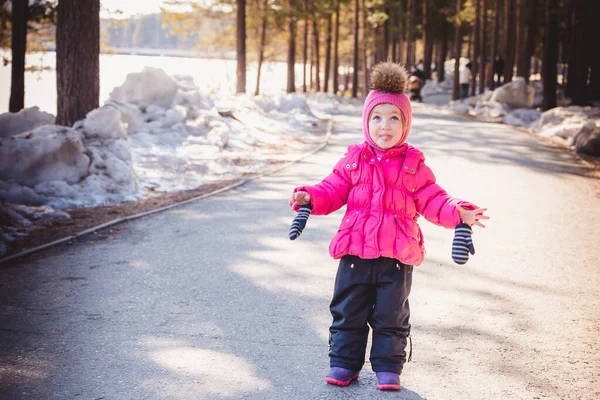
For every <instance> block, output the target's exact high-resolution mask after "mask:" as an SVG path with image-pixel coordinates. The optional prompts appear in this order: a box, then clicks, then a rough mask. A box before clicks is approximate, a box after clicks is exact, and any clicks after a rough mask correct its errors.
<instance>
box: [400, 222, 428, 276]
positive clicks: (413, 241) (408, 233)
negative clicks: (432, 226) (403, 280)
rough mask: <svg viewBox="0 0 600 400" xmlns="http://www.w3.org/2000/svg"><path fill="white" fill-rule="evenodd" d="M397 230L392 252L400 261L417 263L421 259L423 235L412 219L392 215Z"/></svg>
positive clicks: (411, 263)
mask: <svg viewBox="0 0 600 400" xmlns="http://www.w3.org/2000/svg"><path fill="white" fill-rule="evenodd" d="M394 220H395V221H396V226H397V232H396V239H395V242H394V244H395V248H394V254H395V255H396V258H397V259H398V260H400V261H401V262H403V263H405V264H409V265H415V264H417V265H418V264H419V263H420V262H421V261H422V260H423V255H424V251H423V235H422V234H421V229H420V228H419V225H417V223H416V222H414V220H412V219H411V218H408V217H403V216H397V215H394Z"/></svg>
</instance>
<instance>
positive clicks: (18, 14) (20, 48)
mask: <svg viewBox="0 0 600 400" xmlns="http://www.w3.org/2000/svg"><path fill="white" fill-rule="evenodd" d="M28 8H29V1H28V0H14V1H13V10H12V38H11V49H12V63H11V67H10V69H11V78H10V101H9V106H8V111H10V112H11V113H16V112H18V111H20V110H22V109H23V108H25V53H26V51H27V14H28Z"/></svg>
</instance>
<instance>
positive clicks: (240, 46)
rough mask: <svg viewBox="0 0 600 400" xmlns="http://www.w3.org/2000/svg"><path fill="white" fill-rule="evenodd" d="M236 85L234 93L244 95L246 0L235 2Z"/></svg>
mask: <svg viewBox="0 0 600 400" xmlns="http://www.w3.org/2000/svg"><path fill="white" fill-rule="evenodd" d="M236 49H237V74H236V75H237V84H236V90H235V91H236V93H246V0H237V21H236Z"/></svg>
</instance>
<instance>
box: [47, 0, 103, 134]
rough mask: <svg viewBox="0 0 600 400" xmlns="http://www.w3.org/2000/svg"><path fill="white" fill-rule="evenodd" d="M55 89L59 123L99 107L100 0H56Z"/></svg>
mask: <svg viewBox="0 0 600 400" xmlns="http://www.w3.org/2000/svg"><path fill="white" fill-rule="evenodd" d="M82 3H84V4H82ZM56 91H57V115H56V123H57V124H58V125H65V126H72V125H73V123H75V122H76V121H78V120H81V119H83V118H85V115H86V114H87V113H88V112H90V111H92V110H93V109H95V108H97V107H98V103H99V101H100V0H85V1H82V0H61V1H59V2H58V18H57V22H56Z"/></svg>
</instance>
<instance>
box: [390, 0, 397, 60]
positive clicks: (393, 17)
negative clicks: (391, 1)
mask: <svg viewBox="0 0 600 400" xmlns="http://www.w3.org/2000/svg"><path fill="white" fill-rule="evenodd" d="M391 13H392V15H390V18H391V23H392V26H393V29H392V32H393V33H394V34H393V35H392V43H391V46H392V61H393V62H398V10H397V9H396V7H394V8H392V10H391Z"/></svg>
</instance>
